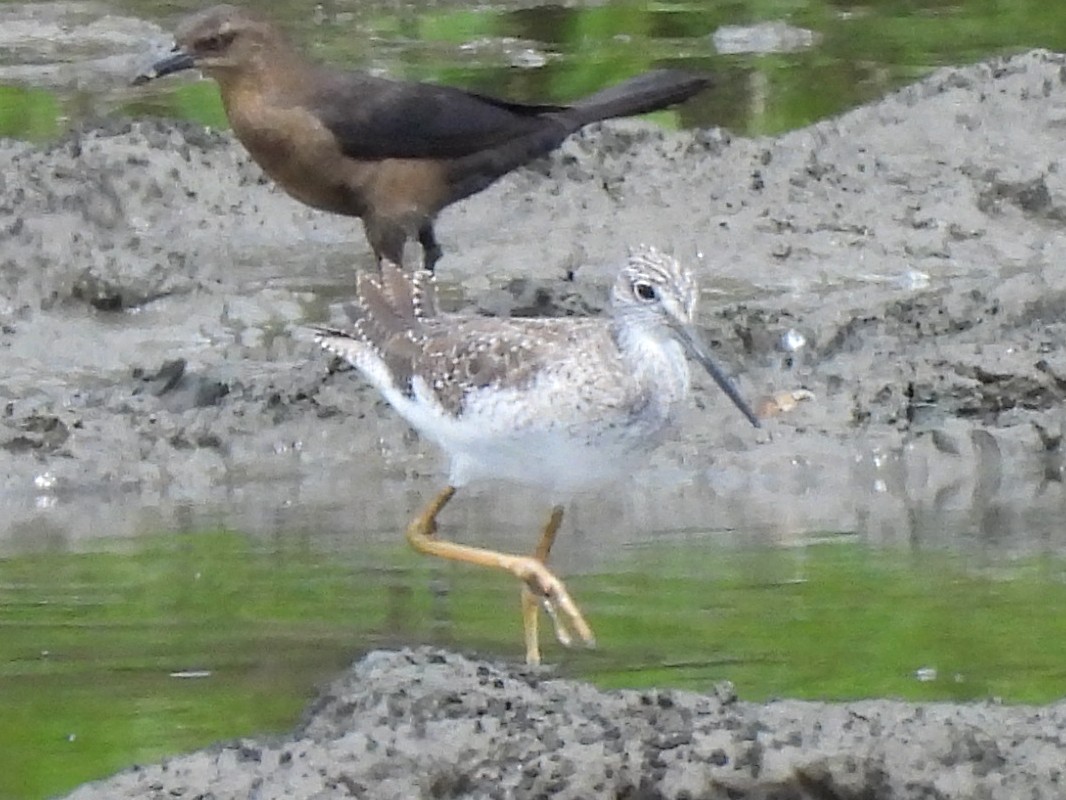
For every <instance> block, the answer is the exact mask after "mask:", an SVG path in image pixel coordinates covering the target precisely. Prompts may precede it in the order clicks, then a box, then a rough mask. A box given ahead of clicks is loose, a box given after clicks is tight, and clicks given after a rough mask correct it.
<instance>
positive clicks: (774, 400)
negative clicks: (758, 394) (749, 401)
mask: <svg viewBox="0 0 1066 800" xmlns="http://www.w3.org/2000/svg"><path fill="white" fill-rule="evenodd" d="M814 399H815V398H814V392H810V391H807V390H806V389H785V390H783V391H780V392H774V393H773V394H772V395H769V396H767V397H763V398H760V400H759V402H758V404H757V409H758V415H759V416H760V417H763V418H766V417H776V416H779V415H781V414H787V413H788V412H790V411H792V410H794V409H795V408H796V406H798V405H799V404H800V403H802V402H805V401H807V400H814Z"/></svg>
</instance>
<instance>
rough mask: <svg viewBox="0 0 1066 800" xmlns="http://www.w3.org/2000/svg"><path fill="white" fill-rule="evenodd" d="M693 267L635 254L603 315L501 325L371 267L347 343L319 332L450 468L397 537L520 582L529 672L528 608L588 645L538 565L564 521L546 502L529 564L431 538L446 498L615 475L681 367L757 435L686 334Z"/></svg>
mask: <svg viewBox="0 0 1066 800" xmlns="http://www.w3.org/2000/svg"><path fill="white" fill-rule="evenodd" d="M696 298H697V287H696V282H695V280H694V278H693V275H692V273H691V271H690V270H688V269H686V268H685V267H683V266H682V265H681V263H680V262H679V261H678V260H677V259H675V258H673V257H672V256H670V255H667V254H666V253H663V252H661V251H659V250H657V249H655V248H651V247H642V248H639V249H637V250H635V251H634V252H633V253H632V254H631V255H630V256H629V259H628V261H627V263H626V264H625V266H624V267H623V268H622V269H621V271H620V272H619V274H618V277H617V279H616V280H615V283H614V287H613V289H612V292H611V313H610V316H609V317H590V318H573V317H571V318H561V319H556V318H553V319H505V318H486V317H465V316H458V315H448V314H443V313H441V312H440V311H439V309H438V306H437V299H436V291H435V285H434V280H433V275H432V274H431V273H429V272H427V271H424V270H422V271H418V272H414V273H412V274H408V273H406V272H404V271H403V270H401V269H400V268H399V267H398V266H396V265H395V264H392V263H390V262H383V263H382V270H381V273H380V276H378V275H371V274H368V273H366V272H362V273H360V274H359V276H358V279H357V299H356V302H355V305H356V311H357V314H358V317H357V321H356V323H355V327H354V329H353V330H351V331H342V330H337V329H333V328H323V327H316V328H315V329H314V330H315V339H316V341H317V342H318V343H319V344H321V345H322V346H323V347H324V348H325V349H326V350H327V351H329V352H331V353H333V354H335V355H337V356H340V357H341V358H343V359H345V360H347V361H348V362H350V363H351V364H353V365H354V366H355V367H356V368H357V369H358V370H359V371H360V372H361V373H362V374H363V375H364V376H365V377H366V379H367V380H368V381H369V382H370V383H371V384H373V385H374V386H375V387H376V388H377V389H378V390H379V391H380V392H381V394H382V395H384V397H385V399H386V400H387V401H388V402H389V403H390V404H391V405H392V407H393V408H394V409H395V410H396V411H397V412H399V414H400V415H401V416H402V417H403V418H404V419H406V420H407V422H408V423H409V424H410V425H411V426H412V427H413V428H414V429H415V430H417V431H418V432H419V433H420V434H422V435H423V436H424V437H425V438H427V439H429V440H431V441H433V442H435V443H436V444H437V445H438V446H439V447H440V448H441V449H442V450H444V452H445V453H447V454H448V456H449V457H450V461H451V464H450V472H449V476H448V484H447V486H446V487H445V488H444V489H443V490H441V492H440V493H439V494H437V495H436V497H434V498H433V500H432V501H430V503H429V504H428V505H426V507H425V508H424V509H423V510H422V511H421V512H420V513H419V514H418V515H417V516H416V517H415V518H414V519H413V520H412V521H411V523H410V525H408V526H407V540H408V541H409V542H410V543H411V545H412V546H413V547H414V548H415V549H416V550H418V551H419V552H422V553H426V554H429V555H435V556H440V557H443V558H446V559H452V560H455V561H463V562H467V563H470V564H477V565H481V566H486V567H493V568H496V569H501V570H504V571H506V572H509V573H511V574H512V575H514V576H515V577H517V578H518V579H519V580H520V581H521V582H522V596H521V608H522V621H523V630H524V634H525V646H526V661H527V662H528V663H530V664H537V663H539V662H540V644H539V635H538V610H537V608H538V605H540V606H542V607H543V608H544V609H545V610H546V611H547V613H548V615H549V618H550V619H551V621H552V623H553V625H554V628H555V634H556V637H557V638H558V639H559V641H560V642H561V643H562V644H564V645H570V644H571V643H572V642H573V641H574V639H575V636H576V638H578V639H580V640H582V641H583V642H584V643H585V644H586V645H588V646H593V645H594V643H595V640H594V637H593V634H592V629H591V628H590V627H589V625H588V623H587V622H586V621H585V618H584V616H583V615H582V613H581V611H580V609H579V608H578V606H577V604H576V603H575V602H574V601H573V599H572V598H571V596H570V593H569V592H568V591H567V589H566V586H565V585H564V584H563V582H562V581H561V580H559V579H558V578H557V577H556V576H555V575H554V574H552V572H550V571H549V570H548V568H547V567H546V566H545V563H546V561H547V559H548V554H549V553H550V551H551V548H552V544H553V543H554V541H555V536H556V533H557V532H558V530H559V525H560V524H561V522H562V519H563V507H562V506H561V505H555V506H554V507H553V508H552V510H551V514H550V516H549V517H548V521H547V523H546V524H545V525H544V528H543V529H542V531H541V535H540V540H539V542H538V544H537V547H536V549H535V550H534V551H533V553H532V555H529V556H521V555H511V554H508V553H501V552H497V551H495V550H489V549H484V548H477V547H469V546H466V545H462V544H458V543H453V542H449V541H444V540H441V539H439V538H437V536H436V533H437V515H438V514H439V513H440V512H441V510H442V509H443V508H444V506H445V505H447V503H448V501H449V500H451V499H452V497H453V496H454V495H455V493H456V491H457V489H458V488H460V487H462V486H464V485H466V484H468V483H469V482H471V481H475V480H482V479H503V480H507V481H513V482H517V483H520V484H528V485H533V486H536V487H541V488H543V489H544V490H545V491H546V492H547V493H549V494H550V495H551V497H552V498H553V499H555V498H558V497H559V496H560V495H566V494H569V493H572V492H574V491H576V490H579V489H582V488H586V487H588V486H591V485H595V484H599V483H603V482H606V481H610V480H613V479H616V478H619V477H621V476H623V475H625V474H626V473H627V472H630V471H631V470H632V469H633V468H634V467H635V466H637V465H639V463H640V461H641V460H642V459H643V458H644V457H645V456H646V454H647V452H648V451H649V450H650V449H651V448H652V447H653V446H654V445H656V444H657V443H658V441H659V440H660V439H661V438H662V434H663V433H664V431H665V430H666V429H667V427H668V425H669V424H670V423H671V422H672V421H673V420H674V418H675V417H676V414H677V412H678V411H679V409H680V408H681V405H682V403H683V402H684V400H685V399H686V397H687V395H688V392H689V378H690V376H689V369H688V362H687V360H686V356H689V357H691V358H692V359H694V360H695V361H696V362H698V363H699V364H700V365H702V366H703V367H704V369H706V370H707V372H709V373H710V375H711V377H713V378H714V380H715V381H716V382H717V384H718V386H720V387H721V388H722V390H723V391H724V392H725V393H726V395H728V396H729V398H730V399H731V400H732V401H733V403H735V404H736V406H737V407H738V408H739V409H740V411H741V413H743V414H744V416H745V417H747V419H748V421H749V422H751V424H752V425H754V426H756V427H758V426H759V419H758V417H757V416H756V415H755V413H754V412H753V411H752V410H751V408H750V406H749V405H748V404H747V402H745V400H744V399H743V398H742V397H741V395H740V393H739V392H738V390H737V389H736V388H735V387H734V385H733V384H732V383H731V382H730V380H729V379H728V378H727V377H726V376H725V374H724V373H723V372H722V371H721V370H720V369H719V368H718V366H717V365H716V364H715V363H714V361H712V360H711V357H710V356H709V355H708V353H707V350H706V347H705V346H704V344H703V343H702V342H701V340H700V337H699V335H698V334H697V332H696V329H695V327H694V324H693V314H694V311H695V305H696Z"/></svg>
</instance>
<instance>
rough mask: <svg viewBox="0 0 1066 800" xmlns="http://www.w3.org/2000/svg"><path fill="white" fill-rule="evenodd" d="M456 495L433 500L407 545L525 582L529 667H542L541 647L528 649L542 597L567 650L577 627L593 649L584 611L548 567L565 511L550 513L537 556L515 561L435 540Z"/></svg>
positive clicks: (449, 492) (450, 490)
mask: <svg viewBox="0 0 1066 800" xmlns="http://www.w3.org/2000/svg"><path fill="white" fill-rule="evenodd" d="M455 491H456V490H455V487H454V486H448V487H446V488H445V489H443V490H442V491H441V492H440V493H439V494H438V495H437V496H436V497H434V498H433V500H431V501H430V503H429V504H428V505H427V506H426V507H425V508H424V509H423V510H422V512H421V513H420V514H419V515H418V516H417V517H415V518H414V519H413V520H411V524H410V525H408V526H407V541H408V542H410V543H411V546H412V547H414V549H415V550H417V551H418V552H420V553H426V554H428V555H431V556H439V557H440V558H447V559H450V560H452V561H464V562H466V563H468V564H477V565H478V566H482V567H492V568H494V569H502V570H504V571H506V572H510V573H511V574H512V575H514V576H515V577H516V578H518V579H519V580H520V581H522V582H523V583H524V584H525V586H526V587H528V588H527V589H526V591H528V592H529V594H530V601H529V604H530V606H532V612H533V613H531V614H530V613H528V612H527V611H526V608H527V601H526V599H525V593H523V601H522V620H523V625H524V626H525V631H526V660H527V661H528V662H529V663H531V664H535V663H538V662H539V659H540V649H539V647H536V646H535V645H534V647H533V648H532V650H531V649H530V627H529V619H530V617H532V618H533V620H534V622H533V630H532V639H533V640H534V642H535V641H536V635H537V629H536V600H535V598H537V597H540V598H543V603H544V607H545V608H546V609H548V613H549V614H551V617H552V621H553V622H554V623H555V633H556V636H558V637H559V641H560V642H562V643H563V644H566V645H568V644H570V642H571V640H572V637H571V635H570V628H573V630H574V632H575V633H576V634H577V635H578V637H580V638H581V640H582V641H583V642H584V643H585V644H586V645H588V646H589V647H592V646H594V645H595V643H596V640H595V638H594V637H593V635H592V629H591V628H589V626H588V623H587V622H585V618H584V617H583V616H582V614H581V611H579V610H578V607H577V605H576V604H575V603H574V601H573V600H572V599H571V598H570V593H569V592H568V591H567V590H566V586H564V585H563V582H562V581H561V580H559V579H558V578H556V577H555V576H554V575H552V573H551V572H549V571H548V568H547V567H546V566H544V560H545V559H546V558H547V556H548V552H549V551H550V550H551V546H552V543H553V542H554V541H555V533H556V531H557V530H558V529H559V523H560V522H562V518H563V512H562V509H561V508H556V509H553V510H552V516H551V518H550V519H549V520H548V524H547V525H545V527H544V532H543V534H542V535H541V540H540V543H539V544H538V545H537V549H536V551H535V553H534V555H532V556H515V555H510V554H508V553H500V552H497V551H496V550H488V549H486V548H482V547H470V546H468V545H463V544H456V543H454V542H443V541H441V540H439V539H437V538H436V533H437V514H439V513H440V511H441V509H442V508H444V506H446V505H447V504H448V501H449V500H451V499H452V497H453V496H454V495H455Z"/></svg>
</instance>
